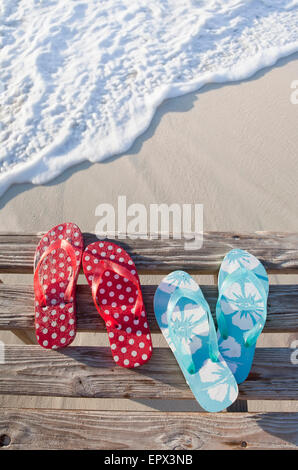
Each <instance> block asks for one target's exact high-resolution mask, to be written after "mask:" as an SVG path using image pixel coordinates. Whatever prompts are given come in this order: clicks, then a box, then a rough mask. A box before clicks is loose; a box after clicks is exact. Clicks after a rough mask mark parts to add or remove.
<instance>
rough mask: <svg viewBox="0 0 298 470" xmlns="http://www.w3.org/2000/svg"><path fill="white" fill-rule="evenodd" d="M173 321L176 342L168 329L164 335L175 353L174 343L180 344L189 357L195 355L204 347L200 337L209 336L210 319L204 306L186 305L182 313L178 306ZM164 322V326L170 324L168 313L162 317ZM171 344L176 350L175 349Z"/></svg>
mask: <svg viewBox="0 0 298 470" xmlns="http://www.w3.org/2000/svg"><path fill="white" fill-rule="evenodd" d="M171 321H172V324H171V328H172V332H173V335H174V337H175V340H174V341H173V339H172V338H170V336H169V330H168V328H166V329H165V330H164V334H165V336H166V339H167V341H168V343H169V345H170V347H171V349H172V350H173V351H175V350H176V346H175V344H174V343H176V344H177V343H180V346H181V349H182V351H183V352H184V353H185V354H189V355H192V354H194V353H195V352H196V351H197V350H198V349H200V348H201V347H202V340H201V338H200V336H208V334H209V323H208V317H207V314H206V312H205V310H204V308H203V307H202V306H199V305H196V304H186V305H185V306H184V308H183V310H182V311H181V310H180V308H179V307H178V306H176V308H175V309H174V311H173V314H172V319H171ZM162 322H163V323H164V324H166V323H168V319H167V312H165V313H164V314H163V315H162ZM171 344H172V345H173V346H174V348H175V349H173V347H172V346H171Z"/></svg>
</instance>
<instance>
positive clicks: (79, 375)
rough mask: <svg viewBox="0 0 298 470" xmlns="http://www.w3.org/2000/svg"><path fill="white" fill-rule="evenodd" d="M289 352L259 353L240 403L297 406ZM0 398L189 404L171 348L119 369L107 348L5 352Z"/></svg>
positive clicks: (266, 350)
mask: <svg viewBox="0 0 298 470" xmlns="http://www.w3.org/2000/svg"><path fill="white" fill-rule="evenodd" d="M291 352H292V351H291V350H290V349H286V348H260V349H257V350H256V355H255V360H254V365H253V367H252V371H251V374H250V376H249V377H248V379H247V380H246V381H245V382H244V383H243V384H241V385H240V394H239V398H240V399H249V400H262V399H264V400H276V399H278V400H295V399H297V397H298V374H297V365H296V366H295V365H292V364H291V362H290V355H291ZM0 393H1V394H13V395H41V396H66V397H67V396H69V397H97V398H150V399H154V398H160V399H183V398H187V399H191V398H193V395H192V393H191V391H190V389H189V388H188V386H187V384H186V382H185V380H184V377H183V375H182V373H181V370H180V368H179V367H178V365H177V363H176V360H175V358H174V356H173V354H172V352H171V351H170V349H168V348H155V350H154V352H153V356H152V359H151V360H150V361H149V362H148V363H147V364H146V365H144V366H142V367H141V368H137V369H133V370H132V369H124V368H121V367H117V366H116V365H115V363H114V361H113V359H112V357H111V353H110V349H109V348H107V347H98V348H97V347H83V346H78V347H68V348H65V349H62V350H60V351H49V350H45V349H42V348H41V347H40V346H12V345H8V346H6V348H5V363H4V364H2V365H0Z"/></svg>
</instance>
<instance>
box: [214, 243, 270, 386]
mask: <svg viewBox="0 0 298 470" xmlns="http://www.w3.org/2000/svg"><path fill="white" fill-rule="evenodd" d="M240 270H241V273H242V274H241V275H239V276H238V273H240ZM249 272H250V273H252V274H253V275H254V276H252V275H251V274H250V275H249ZM229 276H230V277H229ZM231 276H233V277H231ZM231 279H235V281H232V282H230V280H231ZM254 279H255V280H254ZM218 290H219V300H218V305H219V310H220V311H221V312H222V313H223V314H224V318H225V322H226V325H227V332H228V337H227V338H223V337H222V335H221V333H220V332H219V331H218V344H219V350H220V352H221V354H222V356H223V357H224V358H225V360H226V362H227V364H228V366H229V367H230V369H231V371H232V372H233V374H234V375H235V378H236V380H237V382H238V383H242V382H243V381H244V380H245V379H246V378H247V376H248V375H249V372H250V369H251V366H252V362H253V357H254V352H255V345H251V346H247V345H246V344H245V340H244V333H245V332H247V331H249V330H251V329H252V328H253V327H254V325H255V324H256V323H257V322H259V321H262V320H263V321H265V320H266V312H267V296H268V291H269V281H268V276H267V273H266V270H265V268H264V266H263V265H262V264H261V263H260V261H259V260H258V259H257V258H256V257H255V256H253V255H251V254H250V253H248V252H246V251H243V250H232V251H231V252H229V253H228V254H227V255H226V257H225V258H224V261H223V263H222V266H221V268H220V272H219V282H218ZM262 291H263V292H262ZM264 293H265V299H264ZM220 294H223V295H222V296H220ZM260 333H261V331H260Z"/></svg>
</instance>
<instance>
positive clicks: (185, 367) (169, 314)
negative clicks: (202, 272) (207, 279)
mask: <svg viewBox="0 0 298 470" xmlns="http://www.w3.org/2000/svg"><path fill="white" fill-rule="evenodd" d="M154 311H155V316H156V319H157V322H158V324H159V326H160V329H161V331H162V333H163V335H164V337H165V338H166V340H167V342H168V344H169V346H170V348H171V349H172V351H173V353H174V356H175V358H176V360H177V362H178V364H179V366H180V368H181V370H182V372H183V374H184V377H185V379H186V382H187V384H188V385H189V387H190V388H191V390H192V392H193V394H194V396H195V398H196V400H197V401H198V403H199V404H200V405H201V407H202V408H204V409H205V410H206V411H221V410H223V409H225V408H227V407H228V406H230V405H231V404H232V403H233V402H234V401H235V400H236V398H237V396H238V387H237V383H236V381H235V378H234V376H233V374H232V372H231V370H230V369H229V367H228V366H227V364H226V362H225V360H224V359H223V357H222V356H221V354H220V353H219V350H218V343H217V337H216V330H215V326H214V322H213V318H212V316H211V313H210V308H209V306H208V304H207V302H206V300H205V298H204V296H203V293H202V291H201V289H200V287H199V286H198V284H197V283H196V282H195V281H194V280H193V279H192V277H191V276H189V274H187V273H185V272H184V271H174V272H172V273H171V274H169V275H168V276H167V277H165V278H164V279H163V281H162V282H161V284H160V285H159V286H158V288H157V290H156V292H155V296H154Z"/></svg>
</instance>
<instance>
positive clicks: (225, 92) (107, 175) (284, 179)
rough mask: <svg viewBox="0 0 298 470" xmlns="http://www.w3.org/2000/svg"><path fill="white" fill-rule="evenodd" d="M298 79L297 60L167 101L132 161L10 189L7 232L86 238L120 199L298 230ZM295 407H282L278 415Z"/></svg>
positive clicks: (228, 225) (99, 403) (217, 221)
mask: <svg viewBox="0 0 298 470" xmlns="http://www.w3.org/2000/svg"><path fill="white" fill-rule="evenodd" d="M297 79H298V54H295V55H294V56H291V57H289V58H287V59H284V60H281V61H279V62H278V64H277V65H276V66H275V67H274V68H272V69H266V70H264V71H262V72H261V73H258V74H257V75H256V76H255V77H254V78H253V79H250V80H247V81H245V82H240V83H235V84H226V85H221V86H212V85H210V86H207V87H205V88H204V89H203V90H201V91H200V92H198V93H191V94H189V95H186V96H184V97H181V98H176V99H172V100H169V101H167V102H165V103H164V104H163V105H162V106H160V108H159V109H158V111H157V113H156V115H155V117H154V119H153V122H152V124H151V126H150V128H149V129H148V130H147V132H146V133H145V134H144V135H142V136H141V137H140V138H138V139H137V141H136V142H135V144H134V145H133V147H132V148H131V150H130V151H129V152H127V153H126V154H125V155H122V156H120V157H118V158H114V159H111V160H109V161H106V162H104V163H101V164H89V163H85V164H81V165H79V166H77V167H75V168H72V169H70V170H68V171H66V172H65V173H64V174H63V175H62V176H60V177H59V178H57V179H56V180H54V181H53V182H52V183H50V184H47V185H45V186H33V185H31V184H22V185H16V186H14V187H11V188H10V189H9V191H8V192H7V193H6V194H5V195H4V196H3V197H2V199H1V200H0V224H1V230H2V231H15V230H17V231H43V230H48V229H49V228H50V227H51V226H53V225H55V224H58V223H60V222H61V221H73V222H76V223H77V224H78V225H79V226H80V227H81V229H82V231H94V229H95V225H96V222H97V218H96V217H95V208H96V206H97V205H98V204H100V203H102V202H105V203H110V204H113V205H114V207H115V208H116V207H117V197H118V195H125V196H126V197H127V203H128V204H131V203H135V202H138V203H142V204H145V206H146V207H147V208H148V207H149V204H150V203H167V204H171V203H179V204H183V203H201V204H204V228H205V230H221V231H224V230H236V231H238V230H244V231H254V230H277V231H278V230H282V231H297V200H298V184H297V181H298V163H297V150H298V133H297V127H298V105H294V104H292V103H291V101H290V95H291V92H292V90H291V88H290V86H291V83H292V81H294V80H297ZM8 277H9V276H6V277H3V276H2V278H3V279H4V281H7V282H11V281H12V280H13V279H15V278H14V277H10V278H9V279H8ZM153 280H154V279H153V278H152V281H153ZM204 281H205V282H206V279H205V280H204ZM274 281H275V282H276V281H277V278H276V277H275V278H274ZM283 281H284V279H283V278H282V277H279V278H278V282H283ZM286 281H287V282H289V277H287V279H286ZM297 281H298V278H297V276H292V277H291V282H297ZM0 339H4V340H5V341H7V342H9V343H17V342H18V341H19V340H18V339H17V338H16V337H15V336H14V335H13V334H12V333H1V335H0ZM292 339H294V336H293V335H292V336H291V335H278V336H277V335H268V334H267V335H262V337H261V342H260V345H261V346H262V345H267V344H270V345H272V344H275V345H284V346H289V344H290V342H291V340H292ZM105 341H106V338H105V337H104V335H100V334H80V335H78V336H77V338H76V343H75V344H102V342H105ZM157 342H158V343H159V342H160V339H159V338H155V343H156V344H157ZM1 404H2V405H3V406H9V405H10V406H14V405H17V404H18V405H19V406H30V407H31V406H37V407H41V406H49V407H52V406H53V407H60V406H63V407H65V408H73V407H80V408H92V409H102V408H104V409H107V408H113V409H120V408H121V409H123V408H125V409H131V408H136V406H137V407H138V408H139V409H143V408H148V407H152V408H155V409H167V410H168V409H176V410H177V409H181V410H182V409H186V410H192V409H198V407H197V405H196V403H195V401H194V400H189V402H187V403H182V402H181V403H179V402H175V404H174V402H171V403H165V402H162V401H160V400H158V401H142V400H140V401H138V403H135V402H130V401H129V400H97V399H96V400H84V399H76V400H73V399H65V398H61V399H51V398H44V399H41V398H35V397H26V398H22V397H5V396H4V397H0V405H1ZM174 407H175V408H174ZM295 407H296V409H297V405H296V404H295V405H294V404H289V403H283V404H282V406H281V407H280V409H284V410H286V409H290V408H291V409H294V408H295ZM259 408H260V409H274V410H276V409H277V408H276V406H275V404H274V403H272V402H271V403H267V404H264V403H259V402H258V403H256V402H250V403H249V409H251V410H257V409H259Z"/></svg>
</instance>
